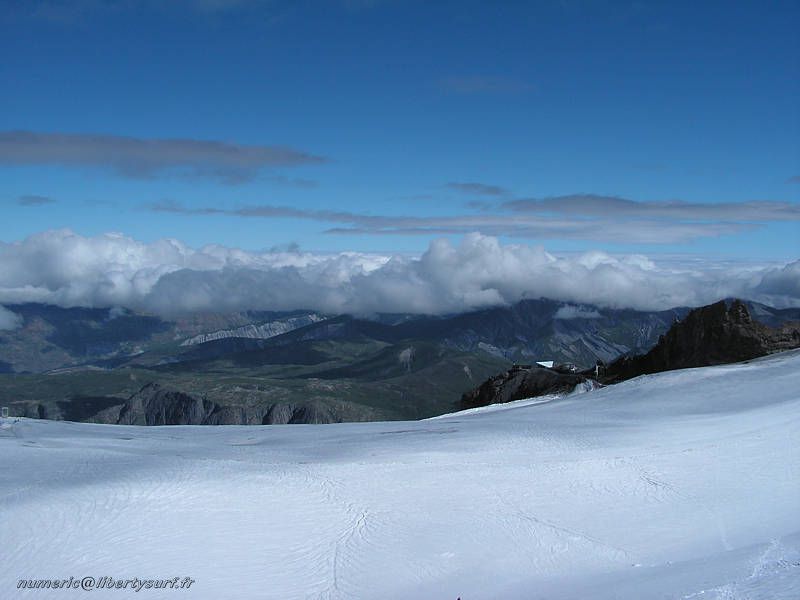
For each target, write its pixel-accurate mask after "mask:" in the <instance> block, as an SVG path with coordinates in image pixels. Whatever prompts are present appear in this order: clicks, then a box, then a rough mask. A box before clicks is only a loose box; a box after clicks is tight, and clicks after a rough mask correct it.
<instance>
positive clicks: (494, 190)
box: [445, 181, 510, 196]
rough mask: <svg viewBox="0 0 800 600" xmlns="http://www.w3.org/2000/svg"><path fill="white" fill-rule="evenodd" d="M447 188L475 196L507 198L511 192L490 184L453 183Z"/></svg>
mask: <svg viewBox="0 0 800 600" xmlns="http://www.w3.org/2000/svg"><path fill="white" fill-rule="evenodd" d="M445 187H447V188H449V189H451V190H455V191H457V192H461V193H462V194H472V195H474V196H507V195H508V194H509V193H510V192H509V191H508V190H507V189H505V188H503V187H500V186H499V185H491V184H488V183H477V182H469V181H467V182H463V181H451V182H450V183H448V184H447V185H446V186H445Z"/></svg>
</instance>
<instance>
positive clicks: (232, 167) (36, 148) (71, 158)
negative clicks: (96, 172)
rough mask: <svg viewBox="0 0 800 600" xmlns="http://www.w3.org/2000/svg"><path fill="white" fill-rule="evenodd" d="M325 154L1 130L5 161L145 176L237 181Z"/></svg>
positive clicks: (212, 142) (312, 161)
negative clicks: (105, 170)
mask: <svg viewBox="0 0 800 600" xmlns="http://www.w3.org/2000/svg"><path fill="white" fill-rule="evenodd" d="M326 160H327V159H325V158H324V157H322V156H316V155H314V154H310V153H308V152H303V151H301V150H295V149H293V148H288V147H285V146H254V145H243V144H232V143H227V142H221V141H215V140H195V139H141V138H134V137H124V136H119V135H102V134H79V133H36V132H32V131H4V132H0V164H5V165H57V166H62V167H99V168H105V169H110V170H112V171H114V172H115V173H117V174H120V175H123V176H125V177H133V178H140V179H142V178H144V179H149V178H153V177H158V176H164V175H175V174H178V175H183V176H191V177H206V178H211V179H217V180H219V181H221V182H223V183H229V184H235V183H241V182H245V181H249V180H251V179H254V178H255V177H256V176H257V175H258V174H259V173H261V172H262V171H263V170H264V169H268V168H273V167H296V166H301V165H313V164H320V163H324V162H326Z"/></svg>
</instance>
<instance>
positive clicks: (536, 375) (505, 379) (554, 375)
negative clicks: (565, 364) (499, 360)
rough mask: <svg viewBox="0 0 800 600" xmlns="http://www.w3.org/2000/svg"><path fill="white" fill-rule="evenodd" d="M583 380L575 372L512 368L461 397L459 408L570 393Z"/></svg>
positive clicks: (583, 379)
mask: <svg viewBox="0 0 800 600" xmlns="http://www.w3.org/2000/svg"><path fill="white" fill-rule="evenodd" d="M586 380H587V379H586V377H585V376H583V375H580V374H578V373H570V372H559V371H557V370H555V369H548V368H546V367H539V366H533V367H524V368H515V369H511V370H510V371H506V372H505V373H502V374H500V375H496V376H494V377H492V378H490V379H488V380H487V381H485V382H484V383H482V384H481V385H480V386H479V387H477V388H475V389H474V390H472V391H470V392H467V393H466V394H464V395H463V396H462V397H461V408H462V409H466V408H475V407H478V406H488V405H490V404H500V403H503V402H511V401H512V400H522V399H523V398H532V397H535V396H543V395H545V394H558V393H563V392H571V391H572V390H574V389H575V386H576V385H578V384H579V383H583V382H584V381H586Z"/></svg>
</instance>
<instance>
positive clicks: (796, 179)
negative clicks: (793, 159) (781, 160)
mask: <svg viewBox="0 0 800 600" xmlns="http://www.w3.org/2000/svg"><path fill="white" fill-rule="evenodd" d="M786 183H800V175H793V176H792V177H789V179H787V180H786Z"/></svg>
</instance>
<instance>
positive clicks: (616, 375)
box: [601, 300, 800, 383]
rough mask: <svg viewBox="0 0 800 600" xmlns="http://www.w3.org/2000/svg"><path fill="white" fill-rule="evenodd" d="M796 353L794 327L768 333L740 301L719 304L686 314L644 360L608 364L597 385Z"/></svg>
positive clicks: (798, 338)
mask: <svg viewBox="0 0 800 600" xmlns="http://www.w3.org/2000/svg"><path fill="white" fill-rule="evenodd" d="M797 347H800V323H797V322H794V323H792V322H787V323H782V324H781V325H780V327H777V328H772V327H768V326H767V325H764V324H762V323H759V322H757V321H755V320H753V318H752V316H751V315H750V312H749V311H748V309H747V306H746V305H745V303H744V302H742V301H741V300H732V301H730V303H728V302H726V301H724V300H722V301H720V302H717V303H715V304H710V305H708V306H703V307H701V308H696V309H694V310H693V311H691V312H690V313H689V314H688V315H686V317H685V318H684V319H683V320H682V321H679V322H676V323H675V324H674V325H673V326H672V327H671V328H670V330H669V331H668V332H667V333H666V334H664V335H662V336H661V337H660V338H659V340H658V343H657V344H656V345H655V347H654V348H653V349H652V350H650V351H649V352H648V353H647V354H644V355H639V356H634V357H622V358H620V359H618V360H616V361H615V362H613V363H612V364H610V365H609V366H608V367H607V368H606V369H605V373H603V374H602V375H601V381H603V382H604V383H614V382H617V381H623V380H625V379H630V378H632V377H636V376H638V375H643V374H647V373H658V372H661V371H669V370H672V369H684V368H690V367H704V366H708V365H719V364H726V363H732V362H739V361H742V360H749V359H752V358H757V357H759V356H764V355H766V354H770V353H773V352H779V351H782V350H789V349H791V348H797Z"/></svg>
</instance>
